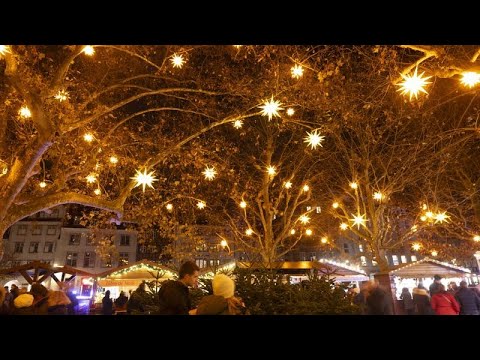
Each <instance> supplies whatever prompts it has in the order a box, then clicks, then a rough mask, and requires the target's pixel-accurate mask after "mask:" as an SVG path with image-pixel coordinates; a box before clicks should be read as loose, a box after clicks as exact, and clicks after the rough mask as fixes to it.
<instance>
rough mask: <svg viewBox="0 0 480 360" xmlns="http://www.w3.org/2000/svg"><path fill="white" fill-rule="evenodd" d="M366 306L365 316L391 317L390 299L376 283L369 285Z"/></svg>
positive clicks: (391, 306)
mask: <svg viewBox="0 0 480 360" xmlns="http://www.w3.org/2000/svg"><path fill="white" fill-rule="evenodd" d="M366 304H367V315H393V304H392V297H391V296H390V294H389V293H388V292H387V291H386V290H385V289H384V288H382V287H381V286H379V284H378V282H376V281H375V282H372V283H371V284H370V290H369V292H368V295H367V300H366Z"/></svg>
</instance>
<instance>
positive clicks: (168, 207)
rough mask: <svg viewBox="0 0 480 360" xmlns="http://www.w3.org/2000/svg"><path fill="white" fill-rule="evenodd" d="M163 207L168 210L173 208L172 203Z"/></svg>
mask: <svg viewBox="0 0 480 360" xmlns="http://www.w3.org/2000/svg"><path fill="white" fill-rule="evenodd" d="M165 207H166V208H167V210H168V211H172V210H173V205H172V204H167V205H166V206H165Z"/></svg>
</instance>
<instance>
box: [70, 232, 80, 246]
mask: <svg viewBox="0 0 480 360" xmlns="http://www.w3.org/2000/svg"><path fill="white" fill-rule="evenodd" d="M81 237H82V234H70V241H69V242H68V245H80V239H81Z"/></svg>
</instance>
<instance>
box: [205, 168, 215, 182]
mask: <svg viewBox="0 0 480 360" xmlns="http://www.w3.org/2000/svg"><path fill="white" fill-rule="evenodd" d="M202 174H203V175H204V176H205V179H206V180H213V179H214V178H215V175H217V170H215V168H214V167H208V166H207V167H206V168H205V170H204V171H203V172H202Z"/></svg>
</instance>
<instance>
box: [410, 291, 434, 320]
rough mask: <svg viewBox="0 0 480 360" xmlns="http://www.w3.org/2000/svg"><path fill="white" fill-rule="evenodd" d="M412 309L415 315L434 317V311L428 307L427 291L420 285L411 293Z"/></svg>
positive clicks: (428, 297)
mask: <svg viewBox="0 0 480 360" xmlns="http://www.w3.org/2000/svg"><path fill="white" fill-rule="evenodd" d="M412 293H413V307H414V311H415V314H416V315H434V314H435V313H434V311H433V310H432V307H431V306H430V296H428V291H427V289H425V287H424V286H423V285H422V284H418V287H416V288H414V289H413V291H412Z"/></svg>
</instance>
